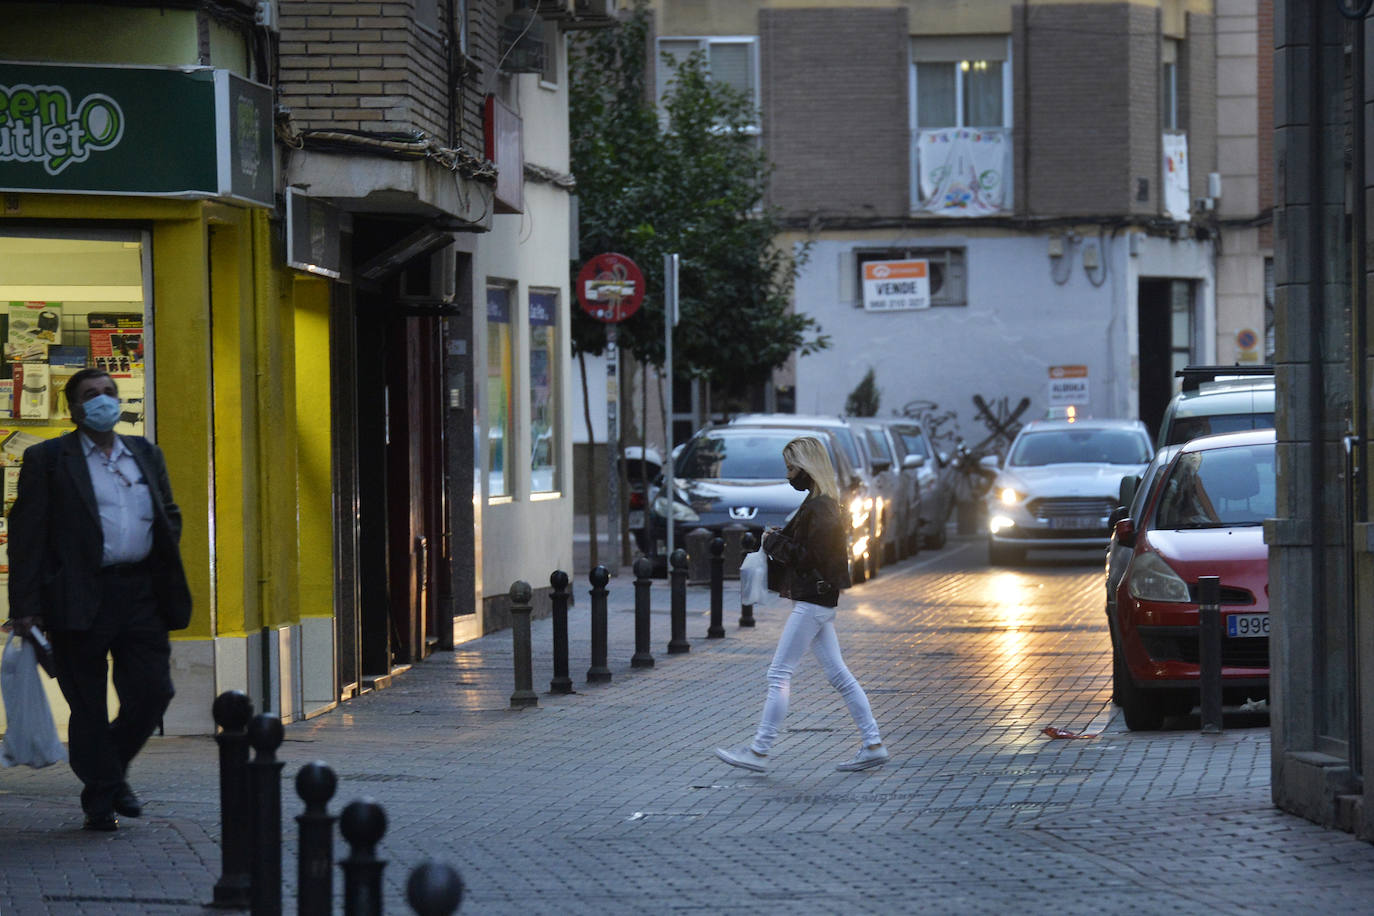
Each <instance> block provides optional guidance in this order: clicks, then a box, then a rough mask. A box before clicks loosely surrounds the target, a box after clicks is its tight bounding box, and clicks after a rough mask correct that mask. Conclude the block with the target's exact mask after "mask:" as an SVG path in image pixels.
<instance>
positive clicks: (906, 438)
mask: <svg viewBox="0 0 1374 916" xmlns="http://www.w3.org/2000/svg"><path fill="white" fill-rule="evenodd" d="M892 431H893V432H894V433H896V434H897V438H898V439H901V440H902V448H904V449H906V453H907V454H908V455H920V456H921V457H922V458H929V457H930V449H928V448H926V437H925V436H923V435H921V431H920V430H919V429H916V428H914V427H910V426H894V427H892Z"/></svg>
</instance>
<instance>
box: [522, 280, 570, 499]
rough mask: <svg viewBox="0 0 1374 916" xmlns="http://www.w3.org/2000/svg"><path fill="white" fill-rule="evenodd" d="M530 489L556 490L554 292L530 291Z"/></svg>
mask: <svg viewBox="0 0 1374 916" xmlns="http://www.w3.org/2000/svg"><path fill="white" fill-rule="evenodd" d="M529 339H530V492H532V493H554V492H557V491H558V490H559V487H560V484H559V479H558V456H559V453H560V451H561V443H560V436H559V411H558V407H559V404H560V403H561V396H562V393H561V392H560V391H559V389H558V294H557V293H556V292H541V291H535V292H531V293H530V337H529Z"/></svg>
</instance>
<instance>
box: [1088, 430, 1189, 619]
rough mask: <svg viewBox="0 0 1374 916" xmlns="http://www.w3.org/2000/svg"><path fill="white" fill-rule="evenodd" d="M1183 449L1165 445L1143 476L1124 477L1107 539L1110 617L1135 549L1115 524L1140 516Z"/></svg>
mask: <svg viewBox="0 0 1374 916" xmlns="http://www.w3.org/2000/svg"><path fill="white" fill-rule="evenodd" d="M1182 448H1183V446H1182V445H1166V446H1165V447H1164V448H1162V449H1160V450H1159V451H1157V452H1155V456H1154V458H1152V459H1150V463H1149V464H1148V465H1146V466H1145V470H1143V471H1141V472H1140V476H1138V477H1137V476H1135V475H1134V474H1133V475H1131V476H1129V477H1123V478H1122V479H1121V495H1120V497H1118V500H1117V502H1118V505H1117V507H1116V511H1115V512H1113V513H1112V520H1111V524H1112V536H1111V539H1110V540H1109V541H1108V542H1107V563H1106V569H1107V619H1108V620H1111V619H1112V617H1113V616H1115V614H1116V588H1117V586H1118V585H1120V584H1121V577H1122V576H1124V575H1125V574H1126V567H1127V566H1128V565H1129V564H1130V562H1131V554H1132V553H1133V552H1134V547H1133V546H1132V545H1128V544H1126V543H1125V542H1123V541H1122V540H1121V539H1120V538H1118V537H1117V533H1116V524H1117V522H1119V521H1120V520H1121V519H1123V518H1129V519H1138V518H1140V516H1141V513H1142V512H1143V511H1144V509H1145V506H1146V505H1147V504H1148V500H1150V499H1151V498H1152V497H1153V494H1154V491H1155V490H1156V489H1157V488H1158V487H1159V484H1160V481H1161V480H1163V479H1164V478H1163V475H1162V474H1161V473H1160V472H1161V471H1163V470H1164V469H1165V468H1167V467H1168V466H1169V462H1171V461H1173V460H1174V456H1175V455H1177V454H1178V453H1179V450H1180V449H1182Z"/></svg>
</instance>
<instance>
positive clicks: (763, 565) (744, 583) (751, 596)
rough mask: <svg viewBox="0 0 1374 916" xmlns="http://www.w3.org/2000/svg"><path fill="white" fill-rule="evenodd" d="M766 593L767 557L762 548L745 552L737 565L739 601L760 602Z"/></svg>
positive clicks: (751, 603)
mask: <svg viewBox="0 0 1374 916" xmlns="http://www.w3.org/2000/svg"><path fill="white" fill-rule="evenodd" d="M767 594H768V558H767V557H765V556H764V555H763V551H762V550H755V551H754V552H753V553H746V554H745V555H744V561H743V562H741V563H740V565H739V603H740V604H749V605H753V604H760V603H762V601H763V599H764V596H765V595H767Z"/></svg>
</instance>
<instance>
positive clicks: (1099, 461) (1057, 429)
mask: <svg viewBox="0 0 1374 916" xmlns="http://www.w3.org/2000/svg"><path fill="white" fill-rule="evenodd" d="M1153 452H1154V449H1153V447H1152V445H1151V443H1150V435H1149V432H1148V431H1147V430H1146V429H1145V424H1144V423H1141V422H1140V421H1139V420H1032V421H1031V422H1029V423H1027V424H1026V425H1025V426H1023V427H1022V428H1021V431H1020V432H1019V433H1017V435H1016V438H1015V439H1014V440H1012V443H1011V448H1010V449H1008V451H1007V460H1006V463H1005V464H1004V465H1001V466H1000V467H999V469H998V472H997V476H996V478H995V479H994V480H993V484H992V488H991V490H989V492H988V495H987V507H988V560H989V562H991V563H994V564H1009V563H1018V562H1020V561H1022V560H1023V559H1025V555H1026V551H1027V550H1028V549H1030V548H1037V547H1105V546H1106V545H1107V542H1108V540H1109V538H1110V536H1111V528H1110V523H1111V517H1112V512H1113V510H1114V509H1115V508H1116V506H1117V502H1118V497H1119V494H1120V490H1121V480H1122V478H1123V477H1127V476H1131V475H1138V474H1140V473H1141V472H1142V471H1144V470H1145V466H1146V465H1147V464H1149V461H1150V458H1151V456H1152V454H1153ZM985 460H990V461H992V462H996V456H989V458H988V459H985Z"/></svg>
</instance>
